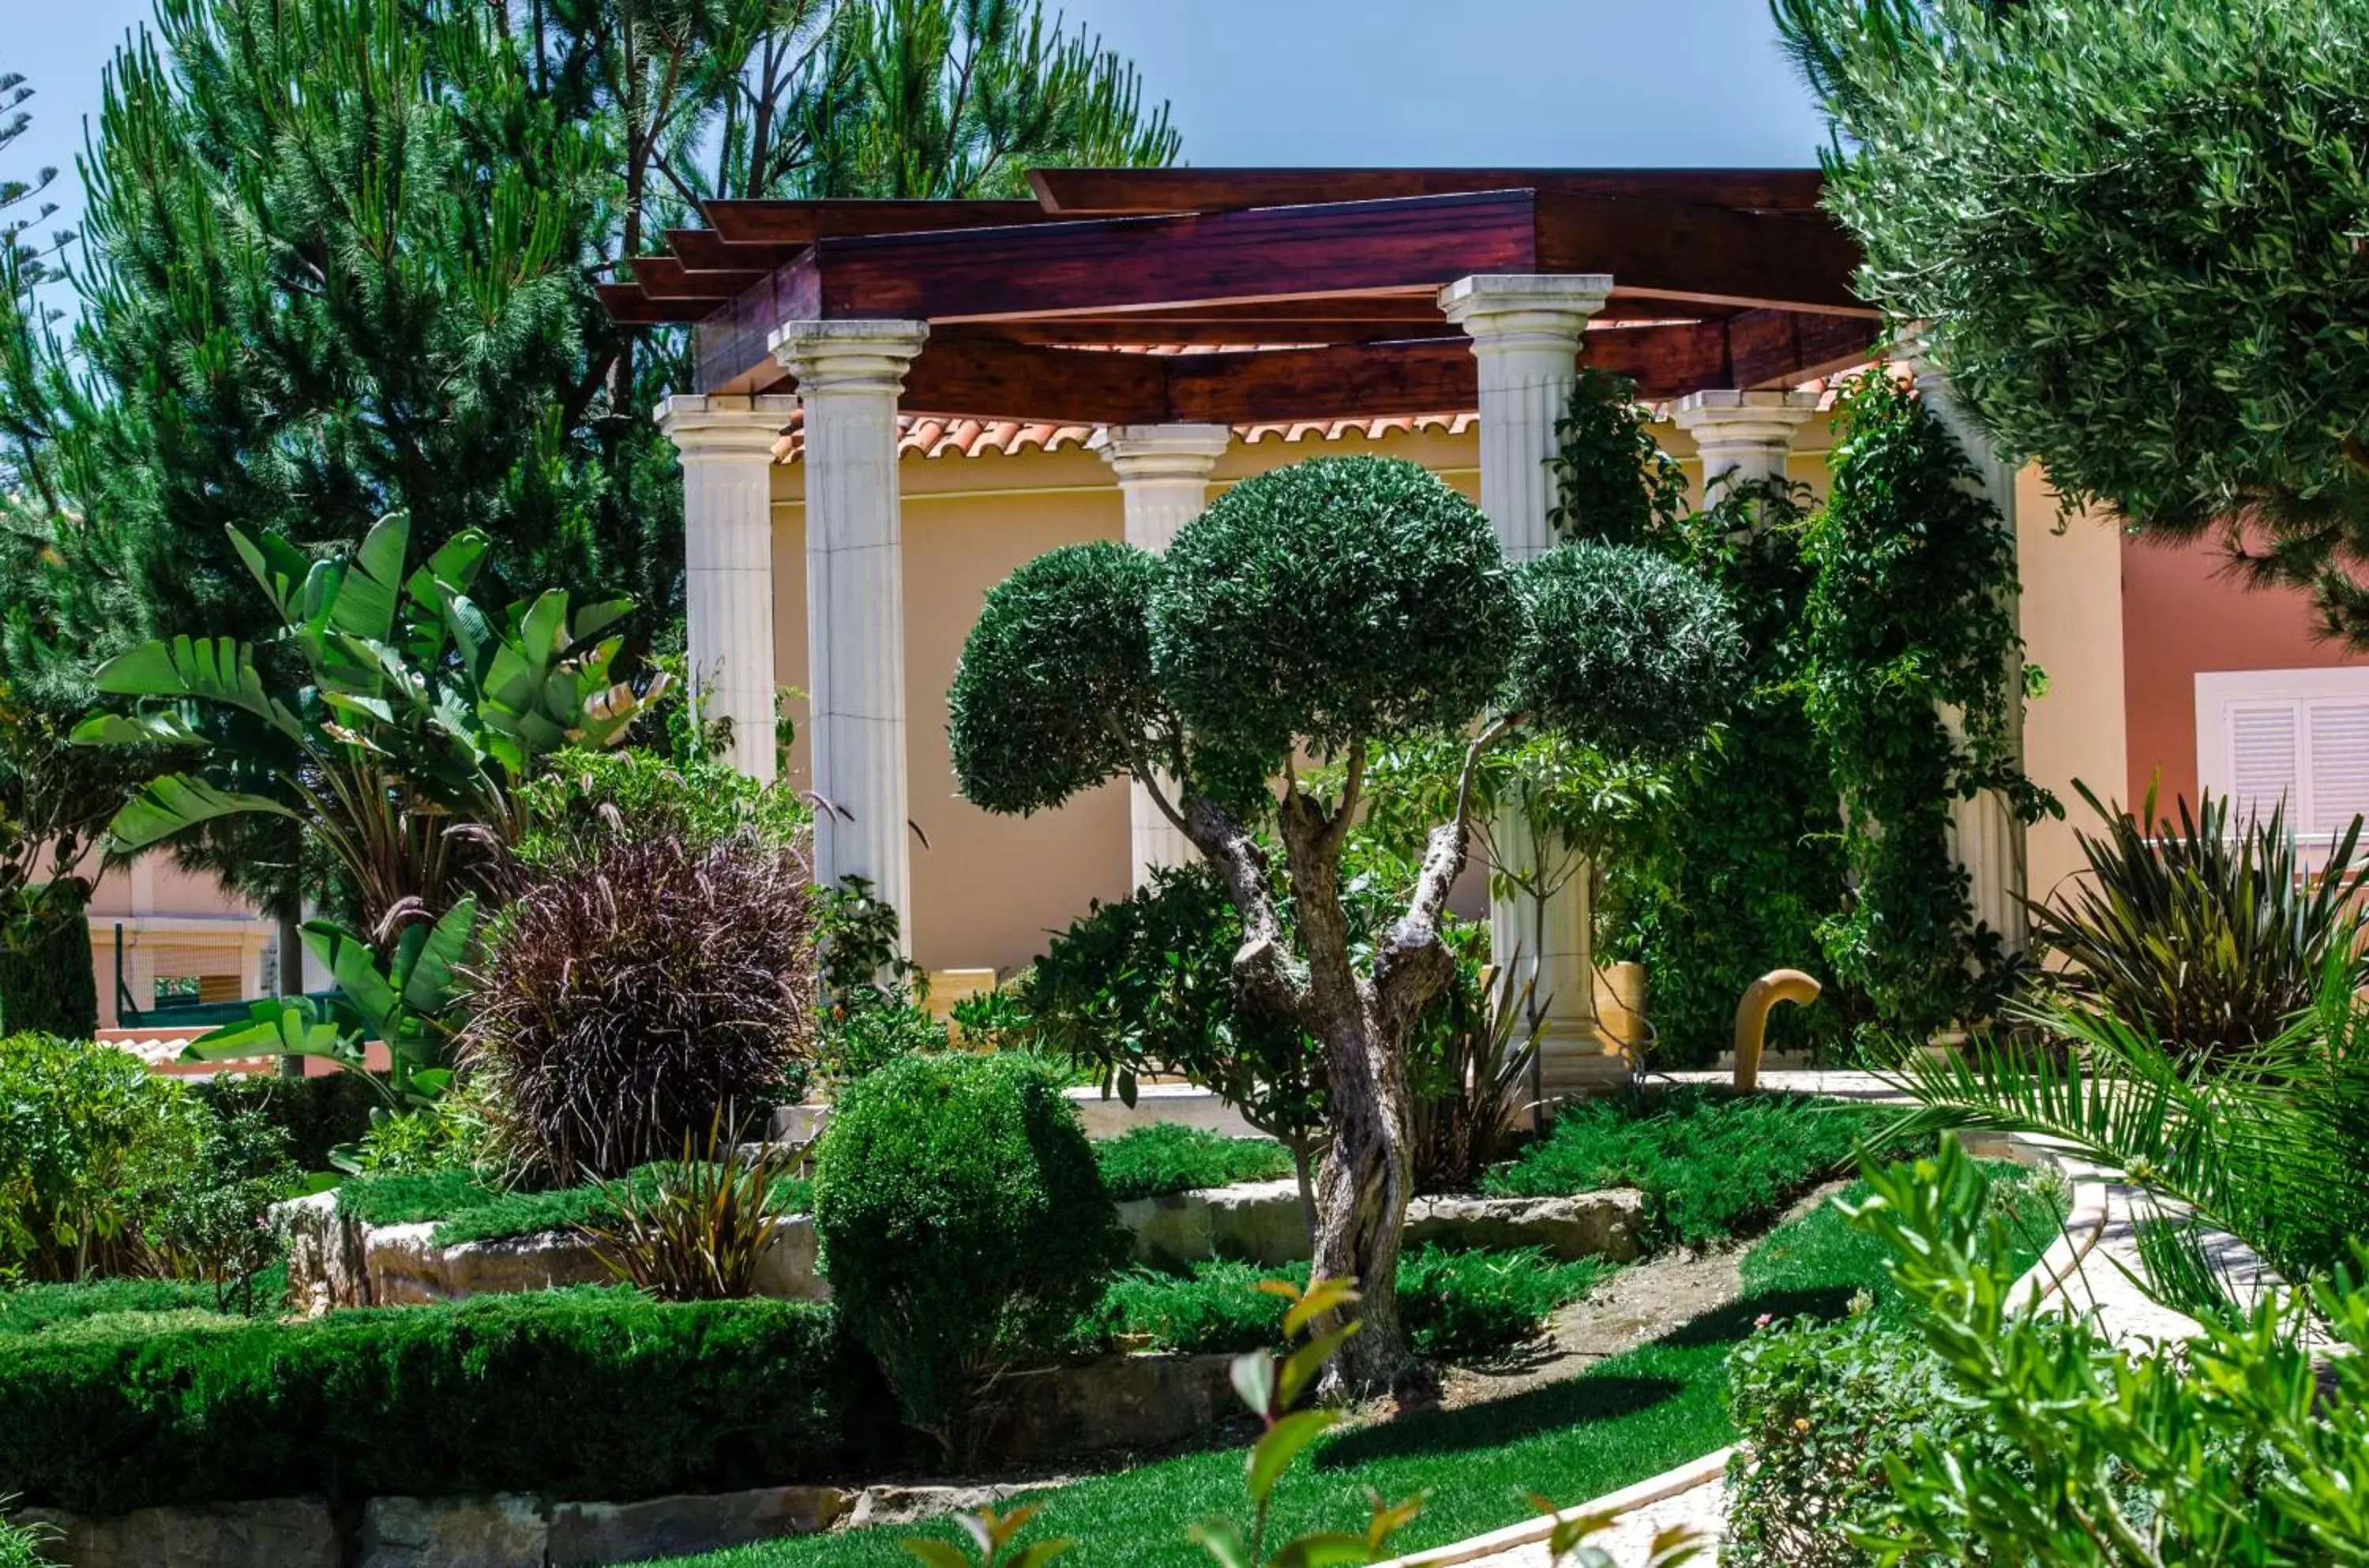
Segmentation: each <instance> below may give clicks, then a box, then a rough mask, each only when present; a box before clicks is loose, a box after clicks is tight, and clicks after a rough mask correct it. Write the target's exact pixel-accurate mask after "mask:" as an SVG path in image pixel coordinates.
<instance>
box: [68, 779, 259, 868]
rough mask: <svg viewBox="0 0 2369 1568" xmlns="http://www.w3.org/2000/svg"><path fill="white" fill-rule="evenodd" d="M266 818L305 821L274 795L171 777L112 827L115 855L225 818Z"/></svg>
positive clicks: (142, 794) (110, 841)
mask: <svg viewBox="0 0 2369 1568" xmlns="http://www.w3.org/2000/svg"><path fill="white" fill-rule="evenodd" d="M250 812H261V813H264V814H266V815H269V816H273V817H286V818H291V819H294V820H302V818H300V817H299V816H298V814H297V813H296V812H294V811H292V810H291V809H289V808H288V807H286V806H284V805H282V804H280V802H279V801H277V800H274V799H272V798H271V797H269V795H246V794H241V793H239V792H237V791H234V790H226V789H223V788H221V787H219V786H218V785H215V784H209V783H207V782H206V781H205V780H204V779H201V778H199V777H197V776H195V775H193V774H189V773H167V774H166V775H165V776H164V777H163V778H160V779H155V780H153V781H151V782H150V784H148V786H147V787H146V788H145V789H143V790H142V791H141V792H140V794H139V795H138V797H137V798H135V799H133V800H132V801H130V802H129V803H127V804H126V805H125V806H124V807H123V809H122V810H120V811H119V812H117V813H116V814H115V820H114V821H112V822H109V824H108V825H107V848H108V853H110V854H130V853H133V852H135V851H138V850H143V849H146V848H148V847H149V846H150V845H151V844H159V843H162V842H164V841H166V839H169V838H172V837H174V836H175V835H176V834H178V833H182V832H186V831H187V830H189V829H191V828H194V827H196V826H198V824H200V823H201V822H212V821H213V820H215V819H216V818H222V817H239V816H245V815H246V814H248V813H250Z"/></svg>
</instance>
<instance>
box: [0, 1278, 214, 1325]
mask: <svg viewBox="0 0 2369 1568" xmlns="http://www.w3.org/2000/svg"><path fill="white" fill-rule="evenodd" d="M213 1310H214V1293H213V1288H212V1286H208V1285H191V1284H189V1283H186V1282H185V1281H182V1280H177V1279H86V1280H79V1281H76V1282H75V1283H74V1284H71V1285H67V1284H57V1285H19V1286H15V1287H13V1288H8V1289H5V1290H0V1337H7V1336H13V1335H17V1334H29V1333H56V1332H58V1331H59V1330H61V1329H64V1328H68V1327H70V1326H72V1325H73V1324H75V1323H80V1322H88V1321H90V1320H93V1319H102V1318H122V1317H126V1316H129V1315H132V1314H140V1315H143V1316H150V1317H154V1316H157V1315H161V1314H165V1313H172V1312H192V1311H195V1312H209V1313H211V1312H212V1311H213Z"/></svg>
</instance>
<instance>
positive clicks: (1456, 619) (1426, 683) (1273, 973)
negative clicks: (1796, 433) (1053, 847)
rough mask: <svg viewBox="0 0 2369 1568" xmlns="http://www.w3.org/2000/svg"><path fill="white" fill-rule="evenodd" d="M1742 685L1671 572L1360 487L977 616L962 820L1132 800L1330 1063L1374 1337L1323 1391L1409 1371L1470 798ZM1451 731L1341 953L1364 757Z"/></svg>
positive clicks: (1226, 518) (1432, 484) (1115, 555)
mask: <svg viewBox="0 0 2369 1568" xmlns="http://www.w3.org/2000/svg"><path fill="white" fill-rule="evenodd" d="M1737 658H1738V643H1737V636H1736V632H1735V627H1734V620H1733V618H1732V616H1731V615H1730V614H1729V613H1728V611H1727V608H1726V605H1725V603H1724V601H1722V599H1721V598H1720V596H1719V595H1718V594H1717V592H1716V591H1715V590H1713V589H1711V588H1709V587H1708V586H1707V585H1705V584H1703V583H1701V582H1700V581H1699V579H1696V578H1690V577H1688V576H1687V575H1686V574H1685V573H1683V572H1681V571H1679V570H1678V569H1677V568H1675V567H1672V566H1671V565H1670V564H1669V563H1668V562H1665V561H1662V560H1659V559H1657V558H1654V557H1652V556H1649V555H1644V554H1643V553H1642V552H1639V551H1635V550H1631V549H1628V548H1624V547H1619V546H1609V545H1574V546H1569V547H1566V548H1563V549H1560V550H1556V551H1554V552H1551V553H1550V554H1549V555H1544V556H1541V557H1539V559H1537V560H1535V561H1532V562H1528V563H1526V564H1525V565H1523V566H1522V567H1508V566H1507V565H1506V563H1505V557H1504V555H1503V554H1502V553H1501V552H1500V550H1499V549H1498V546H1497V541H1496V537H1495V535H1494V534H1493V532H1492V531H1491V529H1490V525H1489V521H1488V519H1487V518H1485V517H1484V516H1482V512H1481V509H1479V508H1478V507H1476V506H1474V505H1473V504H1472V503H1471V501H1469V500H1467V499H1465V498H1463V497H1462V496H1460V495H1459V494H1458V493H1457V492H1456V491H1454V490H1452V489H1450V488H1449V487H1448V486H1447V485H1445V484H1444V483H1442V482H1441V481H1440V480H1439V479H1437V478H1436V477H1435V476H1434V475H1431V474H1429V473H1427V472H1425V470H1424V469H1422V468H1420V467H1418V466H1416V465H1415V464H1411V463H1405V462H1399V461H1391V460H1386V459H1378V458H1365V457H1356V458H1320V459H1317V460H1314V461H1312V462H1309V463H1303V464H1297V465H1295V466H1293V467H1289V468H1282V469H1276V470H1275V471H1273V472H1270V473H1268V474H1265V475H1259V476H1258V477H1256V478H1253V479H1250V480H1247V481H1245V482H1243V483H1242V484H1241V485H1238V486H1235V487H1234V488H1233V489H1232V490H1230V491H1229V492H1227V494H1226V495H1225V496H1224V497H1223V498H1221V499H1219V501H1218V502H1217V504H1216V505H1214V506H1212V507H1211V508H1210V509H1208V510H1207V511H1206V512H1204V513H1203V514H1202V515H1201V516H1200V517H1199V518H1197V519H1196V520H1195V521H1193V522H1191V523H1189V524H1187V525H1186V526H1185V527H1184V529H1183V530H1182V531H1181V532H1179V533H1178V535H1177V537H1176V540H1175V543H1174V544H1173V545H1172V546H1171V547H1170V550H1169V552H1168V554H1167V555H1166V556H1165V557H1164V558H1157V557H1153V556H1150V555H1146V554H1145V553H1143V552H1141V551H1139V550H1135V549H1132V548H1130V547H1128V546H1126V545H1122V544H1084V545H1071V546H1069V547H1066V548H1064V549H1060V550H1056V551H1054V552H1052V553H1050V554H1049V555H1044V556H1040V557H1038V558H1037V559H1036V560H1035V561H1032V562H1030V563H1028V564H1027V565H1026V566H1024V567H1021V568H1020V569H1019V570H1018V571H1017V572H1014V573H1013V575H1012V577H1011V578H1009V579H1007V580H1006V581H1005V582H1004V583H1002V584H1001V586H999V587H998V588H997V589H995V590H994V591H993V592H991V593H990V595H989V596H988V601H987V603H986V605H985V606H984V607H983V608H982V610H981V612H980V615H979V621H978V626H977V627H976V628H975V629H974V631H973V633H972V635H971V638H970V642H969V644H968V646H967V647H966V648H965V649H964V652H963V658H962V662H961V664H960V666H959V667H958V669H957V670H956V675H955V683H954V688H953V690H952V692H951V693H950V694H949V697H948V708H949V714H950V719H951V738H952V741H953V755H954V761H955V769H956V777H957V778H958V779H959V780H960V782H961V785H962V789H963V793H964V795H966V796H967V797H968V798H969V799H970V800H971V801H972V802H974V803H975V804H977V805H978V806H980V807H984V808H986V809H988V810H990V811H999V812H1012V813H1022V814H1024V813H1028V812H1033V811H1038V810H1043V809H1046V808H1047V807H1054V806H1058V805H1059V804H1060V803H1061V802H1062V801H1064V800H1066V799H1068V798H1069V797H1070V796H1071V795H1075V794H1077V793H1078V792H1079V791H1081V790H1082V789H1086V788H1088V787H1091V786H1093V785H1094V784H1100V783H1102V782H1103V781H1104V780H1105V779H1109V778H1113V777H1116V776H1120V775H1132V776H1133V777H1135V778H1136V779H1137V780H1138V781H1139V782H1140V783H1141V784H1143V785H1144V786H1145V788H1146V789H1148V790H1149V791H1150V792H1151V795H1152V797H1153V798H1154V799H1155V800H1156V801H1158V802H1159V804H1160V807H1161V809H1162V811H1164V812H1166V813H1167V815H1168V816H1169V817H1170V818H1171V819H1172V820H1173V821H1174V822H1175V823H1176V825H1177V826H1178V828H1179V829H1180V830H1182V831H1184V833H1185V835H1186V836H1187V837H1189V838H1190V839H1191V840H1192V841H1193V843H1194V844H1195V845H1196V847H1197V848H1198V849H1199V850H1200V852H1201V853H1202V854H1203V855H1205V856H1207V859H1208V860H1209V862H1210V864H1212V865H1213V866H1214V867H1215V868H1216V869H1217V872H1218V875H1219V877H1220V878H1221V879H1222V880H1223V882H1224V884H1225V887H1226V891H1227V896H1228V898H1230V900H1231V901H1232V903H1233V906H1234V909H1235V910H1236V912H1237V913H1238V914H1239V915H1240V916H1241V919H1242V944H1241V946H1240V947H1239V948H1238V949H1237V950H1236V952H1235V955H1234V958H1233V978H1234V983H1235V984H1236V985H1237V986H1238V987H1239V988H1240V989H1241V990H1242V994H1243V998H1244V1001H1245V1002H1246V1003H1248V1004H1250V1005H1253V1006H1256V1007H1259V1008H1262V1009H1265V1010H1266V1011H1269V1012H1272V1013H1277V1014H1280V1015H1283V1016H1287V1017H1290V1018H1294V1019H1296V1020H1298V1022H1299V1024H1300V1026H1301V1027H1303V1028H1304V1029H1306V1030H1307V1032H1308V1033H1309V1034H1310V1036H1314V1038H1315V1039H1316V1041H1317V1042H1318V1045H1319V1047H1321V1049H1322V1053H1323V1058H1324V1077H1325V1082H1326V1087H1327V1097H1328V1104H1329V1111H1330V1116H1331V1130H1332V1139H1331V1142H1330V1144H1329V1146H1328V1148H1327V1150H1326V1153H1325V1156H1324V1161H1323V1163H1322V1168H1321V1169H1320V1171H1319V1173H1318V1177H1317V1194H1316V1200H1317V1210H1318V1227H1317V1238H1316V1255H1315V1272H1316V1276H1317V1277H1318V1278H1320V1279H1339V1278H1351V1277H1354V1278H1356V1280H1358V1281H1359V1282H1360V1284H1361V1288H1362V1289H1363V1290H1364V1292H1365V1297H1364V1300H1363V1302H1362V1304H1361V1308H1360V1315H1361V1317H1362V1318H1363V1320H1364V1325H1365V1326H1364V1328H1363V1330H1362V1331H1361V1332H1360V1333H1358V1334H1357V1335H1356V1337H1355V1338H1354V1339H1352V1340H1350V1341H1349V1343H1348V1345H1347V1346H1346V1348H1345V1351H1344V1353H1343V1355H1342V1356H1341V1357H1340V1359H1339V1360H1338V1361H1337V1362H1336V1363H1335V1364H1334V1366H1333V1369H1332V1370H1331V1371H1330V1372H1328V1374H1327V1376H1328V1379H1330V1380H1331V1384H1332V1386H1333V1389H1334V1390H1335V1391H1369V1390H1379V1389H1382V1388H1386V1387H1388V1386H1390V1384H1392V1383H1393V1382H1395V1381H1396V1380H1397V1379H1399V1378H1400V1376H1401V1375H1402V1373H1404V1372H1405V1371H1407V1370H1408V1368H1409V1356H1408V1352H1407V1348H1406V1342H1405V1335H1404V1333H1403V1331H1402V1325H1401V1323H1400V1319H1399V1311H1398V1303H1397V1299H1396V1295H1395V1279H1396V1273H1397V1262H1398V1251H1399V1236H1400V1231H1401V1229H1402V1225H1403V1222H1404V1219H1405V1211H1406V1203H1407V1198H1408V1196H1409V1194H1410V1191H1411V1188H1412V1185H1413V1178H1412V1173H1411V1171H1410V1166H1409V1143H1410V1136H1409V1130H1408V1115H1409V1108H1408V1103H1407V1088H1406V1066H1407V1063H1406V1058H1407V1047H1408V1043H1409V1040H1410V1038H1411V1036H1412V1035H1413V1030H1414V1026H1415V1024H1416V1021H1417V1019H1418V1018H1419V1017H1420V1015H1421V1014H1422V1013H1423V1011H1424V1009H1425V1005H1426V1004H1427V1003H1428V1002H1429V1001H1431V1000H1432V998H1433V997H1434V996H1436V994H1437V993H1438V991H1439V990H1440V989H1441V988H1442V987H1443V986H1445V985H1446V984H1448V980H1449V979H1451V978H1452V977H1453V975H1454V974H1455V972H1456V960H1455V956H1454V955H1453V954H1451V953H1450V952H1449V950H1448V947H1447V945H1446V944H1444V943H1443V942H1442V941H1441V940H1440V917H1441V911H1442V910H1443V908H1444V907H1445V905H1446V903H1447V899H1448V889H1449V888H1450V887H1451V886H1452V885H1453V884H1454V883H1455V881H1456V878H1457V876H1458V874H1459V872H1460V871H1461V870H1462V869H1463V867H1464V863H1465V853H1466V842H1467V839H1468V836H1469V833H1468V830H1469V818H1470V817H1471V796H1472V790H1471V774H1472V773H1473V770H1474V769H1475V768H1476V767H1477V765H1478V764H1479V761H1480V760H1481V759H1482V757H1483V756H1484V755H1486V754H1487V753H1488V751H1489V750H1490V749H1491V748H1493V746H1495V745H1496V744H1497V743H1498V742H1499V741H1501V740H1503V739H1505V738H1506V737H1508V736H1510V735H1513V734H1515V733H1516V732H1519V731H1523V730H1534V731H1548V732H1559V733H1564V734H1569V735H1572V736H1574V737H1578V738H1584V739H1585V740H1587V741H1589V742H1591V743H1593V744H1596V745H1597V746H1600V747H1605V748H1608V749H1615V750H1619V749H1652V748H1656V747H1663V746H1667V745H1670V744H1673V743H1676V742H1680V741H1684V740H1687V739H1690V738H1693V737H1694V736H1696V735H1698V734H1699V733H1700V731H1701V730H1702V729H1703V727H1705V726H1707V725H1708V724H1709V723H1710V722H1711V718H1712V717H1713V716H1714V711H1715V706H1716V701H1717V695H1718V693H1719V692H1721V691H1722V689H1723V686H1724V684H1725V682H1726V681H1727V680H1728V679H1729V677H1730V676H1731V674H1732V672H1733V670H1734V668H1735V665H1736V661H1737ZM1467 732H1470V739H1469V741H1468V743H1467V747H1466V753H1465V760H1464V766H1463V778H1462V781H1461V783H1460V784H1459V791H1458V795H1457V800H1456V804H1455V807H1454V808H1453V809H1452V810H1450V811H1449V812H1448V813H1447V814H1446V819H1445V820H1442V821H1440V822H1439V823H1438V824H1437V825H1436V827H1434V828H1433V830H1432V831H1431V834H1430V837H1429V840H1428V842H1427V844H1426V846H1425V853H1424V856H1423V859H1422V867H1421V871H1420V873H1419V875H1418V876H1417V877H1416V880H1415V885H1414V887H1413V892H1412V894H1411V895H1410V896H1409V897H1408V898H1407V900H1406V904H1405V908H1404V910H1403V911H1402V913H1401V915H1400V916H1399V918H1398V920H1397V921H1396V922H1395V923H1394V924H1392V925H1391V926H1390V929H1389V930H1388V932H1387V933H1385V934H1384V935H1383V936H1382V937H1381V938H1380V940H1379V941H1376V942H1372V943H1366V942H1363V941H1361V940H1358V939H1360V938H1362V937H1363V935H1364V933H1363V932H1362V931H1360V930H1358V929H1356V925H1355V923H1354V922H1353V921H1352V920H1351V919H1350V917H1349V915H1348V913H1347V912H1346V911H1345V909H1344V907H1343V902H1342V879H1341V854H1342V850H1343V848H1344V845H1345V841H1346V840H1347V838H1348V835H1349V832H1350V830H1351V828H1352V827H1353V826H1354V825H1355V824H1356V821H1357V819H1358V817H1359V813H1360V809H1361V807H1362V804H1363V791H1364V773H1365V768H1366V763H1367V760H1368V756H1369V754H1370V753H1371V751H1372V750H1374V749H1375V748H1377V747H1381V746H1388V745H1390V744H1393V743H1395V742H1398V741H1401V740H1404V739H1408V738H1414V737H1419V736H1436V735H1439V734H1442V733H1455V734H1465V733H1467ZM1310 757H1314V758H1317V759H1320V760H1322V761H1327V762H1337V763H1338V764H1339V765H1340V767H1341V770H1342V772H1341V784H1340V787H1339V788H1338V790H1337V791H1333V790H1327V791H1322V792H1319V791H1317V790H1316V789H1314V788H1312V787H1310V784H1309V781H1308V780H1307V779H1306V778H1305V777H1304V776H1303V769H1304V767H1305V765H1306V763H1307V761H1308V760H1309V759H1310ZM1170 780H1174V781H1181V782H1179V783H1175V784H1171V783H1169V782H1167V781H1170ZM1268 781H1274V782H1275V787H1274V788H1273V791H1272V793H1270V792H1269V784H1268ZM1262 829H1265V830H1269V831H1271V833H1272V839H1271V840H1270V839H1267V838H1263V836H1262V831H1261V830H1262ZM1271 844H1272V846H1273V848H1272V849H1271V848H1270V845H1271ZM1274 850H1279V851H1280V855H1281V861H1282V864H1281V866H1280V867H1279V868H1278V867H1277V866H1276V865H1275V864H1273V851H1274ZM1278 871H1279V872H1280V876H1278V875H1277V873H1278ZM1279 889H1280V890H1279ZM1286 900H1288V907H1289V911H1290V918H1289V920H1288V921H1287V920H1286V918H1285V904H1286Z"/></svg>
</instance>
